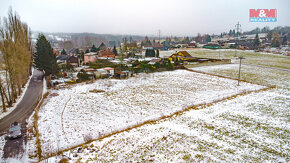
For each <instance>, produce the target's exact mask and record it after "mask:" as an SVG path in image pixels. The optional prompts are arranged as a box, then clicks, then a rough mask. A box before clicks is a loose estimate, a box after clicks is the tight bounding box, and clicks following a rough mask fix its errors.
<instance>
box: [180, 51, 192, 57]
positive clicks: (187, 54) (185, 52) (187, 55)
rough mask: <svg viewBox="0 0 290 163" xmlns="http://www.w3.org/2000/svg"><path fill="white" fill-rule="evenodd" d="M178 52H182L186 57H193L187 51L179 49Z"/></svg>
mask: <svg viewBox="0 0 290 163" xmlns="http://www.w3.org/2000/svg"><path fill="white" fill-rule="evenodd" d="M178 53H182V54H183V55H184V56H185V57H192V56H191V55H190V54H189V53H188V52H187V51H179V52H178ZM178 53H177V54H178Z"/></svg>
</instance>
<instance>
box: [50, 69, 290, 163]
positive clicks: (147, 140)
mask: <svg viewBox="0 0 290 163" xmlns="http://www.w3.org/2000/svg"><path fill="white" fill-rule="evenodd" d="M237 68H238V65H237V64H229V65H218V66H207V67H199V68H195V70H199V71H205V72H209V73H214V74H219V75H225V76H229V77H237ZM172 76H174V75H172ZM187 76H188V74H187ZM198 77H199V78H200V77H201V76H198ZM190 78H191V79H194V77H192V76H190ZM211 78H215V77H211ZM211 78H208V79H207V80H208V81H204V84H205V83H211V84H213V85H214V82H213V81H211V80H212V79H211ZM242 79H245V80H248V81H253V82H260V83H263V84H265V85H275V86H276V88H275V89H271V90H268V91H263V92H259V93H251V94H247V95H244V96H238V97H237V98H235V99H231V100H226V101H222V102H219V103H217V104H214V105H213V106H210V107H206V108H204V109H201V110H190V111H188V112H185V113H184V114H183V115H181V116H175V117H173V118H169V119H165V120H162V121H159V122H158V123H157V124H152V125H144V126H142V127H139V128H135V129H132V130H130V131H128V132H122V133H120V134H116V135H114V136H111V137H108V138H105V139H103V140H100V141H94V142H92V143H90V144H87V145H85V146H83V147H81V148H76V149H72V150H70V151H68V152H65V153H64V154H63V156H59V157H51V158H50V159H49V162H56V161H59V160H60V159H61V158H62V157H65V158H68V159H69V160H71V161H72V162H76V161H81V162H86V161H88V162H95V161H108V162H112V161H118V162H127V161H138V162H141V161H154V162H184V161H188V162H200V161H202V162H265V161H270V162H279V161H280V162H289V161H290V160H289V153H290V148H289V143H290V141H289V140H290V134H289V133H290V127H289V126H290V125H289V113H290V112H289V108H290V83H289V81H290V75H289V72H284V71H279V70H273V69H267V68H260V67H253V66H245V65H243V69H242ZM223 80H224V79H223ZM183 81H184V82H188V81H187V80H183ZM200 82H202V81H200ZM200 82H196V81H194V80H192V83H197V84H196V85H197V87H200V86H201V85H202V84H201V83H200ZM180 83H181V82H180ZM223 83H224V82H223ZM213 85H212V86H211V87H213V90H214V89H216V86H213ZM220 88H222V87H220ZM222 89H224V88H222ZM229 89H232V88H229ZM201 92H202V91H201ZM201 92H199V93H198V94H202V93H201ZM215 93H217V92H212V94H215ZM208 99H212V98H210V97H209V98H208ZM160 101H161V100H160ZM181 104H182V103H181ZM166 110H167V109H166Z"/></svg>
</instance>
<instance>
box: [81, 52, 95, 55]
mask: <svg viewBox="0 0 290 163" xmlns="http://www.w3.org/2000/svg"><path fill="white" fill-rule="evenodd" d="M84 55H97V53H96V52H90V53H86V54H84Z"/></svg>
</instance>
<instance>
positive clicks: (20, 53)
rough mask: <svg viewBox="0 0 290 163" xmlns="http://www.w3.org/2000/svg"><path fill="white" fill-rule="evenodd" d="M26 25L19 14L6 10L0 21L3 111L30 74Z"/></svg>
mask: <svg viewBox="0 0 290 163" xmlns="http://www.w3.org/2000/svg"><path fill="white" fill-rule="evenodd" d="M30 36H31V33H30V29H29V27H28V25H27V24H26V23H23V22H21V20H20V17H19V15H17V13H13V11H12V9H10V10H9V12H8V18H6V17H5V18H4V19H3V20H1V21H0V51H1V53H2V63H1V67H2V71H1V75H0V95H1V101H2V107H3V111H4V112H5V111H6V107H7V106H9V107H10V106H12V104H13V103H15V102H16V99H17V97H18V96H19V95H20V94H21V93H22V88H23V87H24V85H25V83H26V82H27V81H28V78H29V75H30V74H31V64H32V46H31V37H30Z"/></svg>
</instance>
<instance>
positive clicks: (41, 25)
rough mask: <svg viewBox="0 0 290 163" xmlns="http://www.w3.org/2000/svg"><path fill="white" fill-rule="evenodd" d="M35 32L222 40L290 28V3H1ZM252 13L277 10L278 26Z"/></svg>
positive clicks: (153, 0)
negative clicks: (238, 30)
mask: <svg viewBox="0 0 290 163" xmlns="http://www.w3.org/2000/svg"><path fill="white" fill-rule="evenodd" d="M10 6H11V7H12V9H13V10H14V11H16V12H17V13H18V14H19V15H20V17H21V20H22V21H24V22H26V23H27V24H28V25H29V26H30V27H31V29H32V30H34V31H41V32H73V33H80V32H92V33H100V34H132V35H135V34H136V35H157V33H158V29H160V30H161V35H162V36H165V35H167V36H170V35H177V36H195V35H197V33H198V32H199V33H202V34H204V33H208V34H213V33H215V34H220V32H223V31H229V30H230V29H233V28H234V26H235V24H236V23H237V22H238V21H239V22H240V23H241V25H242V30H243V31H247V30H251V29H253V28H255V27H264V26H270V27H271V28H273V27H275V26H286V25H287V26H290V17H289V16H290V0H0V17H4V16H7V13H8V10H9V7H10ZM249 9H277V15H278V16H277V22H275V23H270V22H268V23H261V22H259V23H257V22H249Z"/></svg>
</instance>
